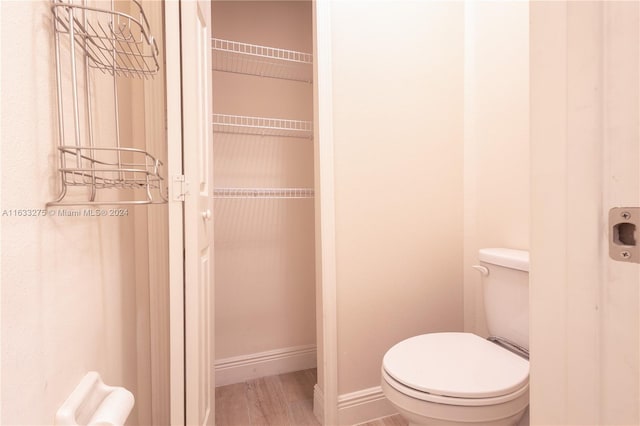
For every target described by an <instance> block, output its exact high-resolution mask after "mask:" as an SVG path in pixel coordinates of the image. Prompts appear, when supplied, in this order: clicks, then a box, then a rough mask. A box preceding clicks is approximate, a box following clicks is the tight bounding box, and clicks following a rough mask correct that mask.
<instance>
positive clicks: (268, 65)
mask: <svg viewBox="0 0 640 426" xmlns="http://www.w3.org/2000/svg"><path fill="white" fill-rule="evenodd" d="M211 44H212V49H213V69H214V70H216V71H226V72H232V73H237V74H247V75H256V76H260V77H271V78H279V79H284V80H294V81H304V82H307V83H311V82H312V80H313V55H311V54H310V53H305V52H298V51H295V50H287V49H280V48H276V47H269V46H260V45H257V44H249V43H241V42H238V41H232V40H223V39H219V38H213V39H211Z"/></svg>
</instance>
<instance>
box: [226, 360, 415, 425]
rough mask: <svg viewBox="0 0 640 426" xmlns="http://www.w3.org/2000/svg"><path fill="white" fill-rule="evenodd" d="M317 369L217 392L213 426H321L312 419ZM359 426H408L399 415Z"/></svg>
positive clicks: (250, 382)
mask: <svg viewBox="0 0 640 426" xmlns="http://www.w3.org/2000/svg"><path fill="white" fill-rule="evenodd" d="M316 374H317V373H316V369H315V368H314V369H311V370H303V371H296V372H293V373H286V374H281V375H279V376H269V377H262V378H260V379H255V380H250V381H248V382H244V383H237V384H233V385H227V386H220V387H219V388H216V426H321V425H320V423H319V422H318V420H316V418H315V416H314V415H313V386H314V385H315V384H316V382H317V376H316ZM359 426H407V422H406V421H405V420H404V419H403V418H402V417H400V416H399V415H396V416H390V417H385V418H382V419H377V420H374V421H371V422H368V423H362V424H361V425H359Z"/></svg>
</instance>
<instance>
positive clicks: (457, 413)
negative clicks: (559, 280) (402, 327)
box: [381, 249, 529, 426]
mask: <svg viewBox="0 0 640 426" xmlns="http://www.w3.org/2000/svg"><path fill="white" fill-rule="evenodd" d="M479 258H480V262H481V265H480V266H478V267H477V269H478V270H480V271H481V272H483V280H482V281H483V287H484V295H485V306H486V308H485V311H486V312H485V314H486V316H487V325H488V328H489V332H490V333H491V335H492V338H491V339H490V340H489V339H484V338H482V337H479V336H477V335H475V334H472V333H460V332H449V333H430V334H423V335H419V336H414V337H410V338H408V339H406V340H403V341H401V342H399V343H397V344H396V345H394V346H393V347H392V348H391V349H389V350H388V351H387V353H386V354H385V356H384V358H383V362H382V369H381V370H382V371H381V374H382V380H381V382H382V390H383V392H384V394H385V396H386V397H387V399H388V400H389V402H391V404H392V405H393V406H394V407H395V408H396V409H397V410H398V412H399V413H400V415H402V416H403V417H404V418H405V419H406V420H407V421H408V422H409V424H410V425H438V426H454V425H470V424H476V425H480V424H481V425H487V426H489V425H494V426H502V425H504V426H507V425H517V424H518V423H519V421H520V419H521V418H522V416H523V414H524V412H525V411H526V409H527V407H528V405H529V361H528V337H529V335H528V267H529V259H528V253H527V252H523V251H520V250H511V249H483V250H480V254H479ZM514 349H515V350H514Z"/></svg>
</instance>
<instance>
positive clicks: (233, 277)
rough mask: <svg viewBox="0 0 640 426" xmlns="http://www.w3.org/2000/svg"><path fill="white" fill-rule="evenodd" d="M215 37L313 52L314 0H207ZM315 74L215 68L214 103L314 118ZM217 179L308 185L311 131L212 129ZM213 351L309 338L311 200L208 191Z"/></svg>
mask: <svg viewBox="0 0 640 426" xmlns="http://www.w3.org/2000/svg"><path fill="white" fill-rule="evenodd" d="M212 13H213V35H214V37H217V38H222V39H227V40H234V41H239V42H244V43H252V44H259V45H263V46H272V47H278V48H282V49H289V50H297V51H302V52H312V48H313V47H312V26H311V24H312V21H311V19H312V17H311V2H277V1H267V2H226V1H219V2H214V3H213V12H212ZM312 90H313V86H312V84H309V83H306V82H296V81H286V80H278V79H273V78H260V77H255V76H246V75H240V74H230V73H225V72H214V76H213V93H214V98H213V103H214V112H215V113H220V114H235V115H248V116H257V117H273V118H281V119H292V120H312V119H313V100H312ZM214 182H215V186H216V187H217V188H238V187H240V188H291V187H306V188H313V186H314V184H313V141H311V140H309V139H300V138H282V137H256V136H246V135H228V134H220V133H215V134H214ZM214 209H215V211H214V213H215V237H214V238H215V245H216V250H215V256H216V259H215V261H216V269H215V287H216V309H215V312H216V320H215V327H216V359H223V358H228V357H236V356H243V355H250V354H254V353H258V352H263V351H268V350H274V349H284V348H292V347H296V346H302V345H313V344H314V343H315V267H314V266H315V265H314V262H315V260H314V255H315V250H314V204H313V198H308V199H216V200H215V207H214Z"/></svg>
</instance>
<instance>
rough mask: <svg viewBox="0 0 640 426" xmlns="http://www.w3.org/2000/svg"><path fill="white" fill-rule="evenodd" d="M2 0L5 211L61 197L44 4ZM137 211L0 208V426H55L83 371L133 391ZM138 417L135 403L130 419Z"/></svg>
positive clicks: (50, 40) (104, 130)
mask: <svg viewBox="0 0 640 426" xmlns="http://www.w3.org/2000/svg"><path fill="white" fill-rule="evenodd" d="M1 7H2V37H1V39H2V127H1V128H2V206H1V208H2V211H3V212H4V211H8V210H11V209H43V208H44V207H45V203H46V202H47V201H50V200H53V199H54V198H55V196H56V195H57V182H56V178H57V173H56V172H55V168H56V166H57V164H58V163H57V160H56V158H55V156H54V151H55V146H56V144H57V130H56V129H57V124H56V97H55V74H54V56H53V38H52V23H51V12H50V2H49V1H45V0H42V1H33V2H2V6H1ZM65 78H66V79H68V78H69V76H68V73H65ZM123 96H125V98H124V99H123V102H125V103H126V101H127V100H126V92H123ZM99 108H101V109H100V110H99V113H100V115H101V116H102V118H98V119H97V122H96V126H99V128H100V129H101V135H102V136H103V137H104V138H107V137H108V136H109V135H110V134H112V130H111V131H110V130H108V128H107V127H108V125H107V121H106V118H105V117H106V116H107V112H108V111H109V103H108V102H106V103H105V105H102V106H101V107H99ZM103 119H104V120H103ZM122 124H123V126H124V128H125V129H131V126H130V124H128V123H127V122H126V120H124V121H123V123H122ZM123 131H125V130H123ZM126 131H127V132H129V131H130V130H126ZM123 142H126V137H125V140H124V141H123ZM60 210H62V209H60ZM68 210H73V211H76V210H77V208H75V207H71V208H69V209H68ZM52 211H58V209H53V210H52ZM133 214H134V212H133V210H132V209H129V215H128V216H127V217H105V218H95V217H62V216H58V215H57V214H56V215H54V216H47V217H15V216H7V215H3V216H2V218H1V220H2V222H1V223H2V238H1V240H2V314H1V315H2V377H1V382H2V419H1V420H2V421H1V422H2V423H3V424H25V425H34V424H52V423H53V418H54V413H55V411H56V410H57V408H58V407H59V405H60V404H61V403H62V402H63V401H64V399H65V398H66V397H67V396H68V395H69V393H70V392H71V391H72V390H73V389H74V387H75V386H76V384H77V383H78V381H79V380H80V379H81V378H82V377H83V376H84V374H85V373H86V372H87V371H89V370H96V371H98V372H100V373H101V374H102V376H103V379H104V380H105V381H106V382H107V383H109V384H114V385H123V386H126V387H127V388H129V389H130V390H132V391H133V392H134V394H136V395H137V396H138V397H141V394H140V393H138V389H137V384H136V382H137V368H136V356H137V355H136V345H137V344H138V341H137V335H136V281H135V279H134V278H135V262H136V260H137V257H136V255H137V254H136V253H135V252H134V250H133V246H134V241H133V235H134V232H133V231H134V230H133ZM144 390H146V387H145V388H144ZM136 422H137V414H136V412H135V411H134V413H133V414H132V416H131V417H130V422H129V423H131V424H135V423H136Z"/></svg>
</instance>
